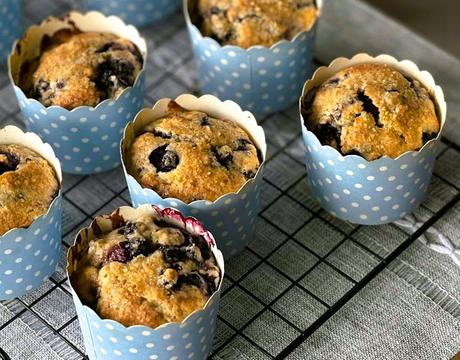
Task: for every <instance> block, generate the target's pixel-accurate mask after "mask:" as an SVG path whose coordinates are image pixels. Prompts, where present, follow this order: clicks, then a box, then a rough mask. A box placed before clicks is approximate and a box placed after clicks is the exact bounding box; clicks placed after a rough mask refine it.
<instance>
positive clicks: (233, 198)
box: [125, 165, 265, 258]
mask: <svg viewBox="0 0 460 360" xmlns="http://www.w3.org/2000/svg"><path fill="white" fill-rule="evenodd" d="M264 167H265V166H264V165H262V167H261V168H260V170H259V172H258V173H257V176H256V178H255V179H254V180H253V181H250V182H248V183H246V185H245V186H244V187H243V188H242V189H241V191H240V192H239V193H238V194H229V195H225V196H223V197H221V198H219V199H218V200H217V201H215V202H209V201H203V200H200V201H194V202H193V203H191V204H185V203H184V202H182V201H181V200H179V199H174V198H168V199H163V198H161V196H160V195H158V194H157V193H156V192H154V191H153V190H150V189H143V188H142V186H141V185H140V184H139V183H138V182H137V181H136V180H135V179H134V178H133V177H132V176H130V175H128V174H127V173H126V170H125V177H126V181H127V183H128V189H129V193H130V195H131V202H132V204H133V206H134V207H138V206H139V205H142V204H156V205H158V206H161V207H173V208H176V209H178V210H179V211H180V212H181V213H183V214H184V215H185V216H193V217H196V218H197V219H199V220H200V221H201V222H202V223H203V224H204V225H205V227H206V228H207V229H208V230H209V231H210V232H211V233H212V234H213V235H214V237H215V239H216V241H217V246H218V248H219V250H220V251H222V253H223V254H224V257H225V258H228V257H229V256H233V255H235V254H237V253H239V252H240V251H242V250H243V249H244V248H245V246H246V245H247V244H248V243H249V241H251V239H252V237H253V235H254V231H255V219H256V217H257V213H258V209H259V194H260V189H261V183H262V178H263V172H264Z"/></svg>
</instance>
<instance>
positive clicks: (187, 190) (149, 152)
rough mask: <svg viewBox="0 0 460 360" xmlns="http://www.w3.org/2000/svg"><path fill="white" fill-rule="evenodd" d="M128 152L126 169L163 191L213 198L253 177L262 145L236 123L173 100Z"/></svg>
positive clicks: (178, 195)
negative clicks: (165, 113) (254, 142)
mask: <svg viewBox="0 0 460 360" xmlns="http://www.w3.org/2000/svg"><path fill="white" fill-rule="evenodd" d="M144 131H145V132H144V133H143V134H141V135H140V136H138V137H137V138H136V139H135V140H134V142H133V144H132V145H131V147H130V149H129V150H128V153H127V156H126V159H125V160H126V163H127V169H128V173H129V174H131V175H132V176H133V177H134V178H135V179H136V180H137V181H139V183H140V184H141V185H142V186H143V187H146V188H150V189H153V190H154V191H156V192H157V193H159V194H160V195H161V196H162V197H164V198H168V197H173V198H177V199H180V200H182V201H184V202H187V203H189V202H191V201H194V200H210V201H214V200H216V199H217V198H218V197H219V196H222V195H224V194H227V193H230V192H235V191H237V190H239V189H240V187H241V186H242V185H243V184H244V183H246V181H247V180H248V179H250V178H252V177H254V176H255V175H256V173H257V170H258V168H259V165H260V160H259V155H258V150H257V148H256V147H255V146H254V144H253V142H252V140H251V138H250V137H249V135H248V134H247V133H246V131H244V130H243V129H242V128H241V127H239V126H238V125H237V124H236V123H234V122H232V121H229V120H225V119H215V118H212V117H210V116H208V115H207V114H205V113H203V112H200V111H187V110H185V109H183V108H181V107H180V106H179V105H177V104H176V103H175V102H173V101H171V102H170V104H169V108H168V114H167V116H165V117H163V118H160V119H157V120H154V121H153V122H152V123H150V124H149V125H148V126H147V127H146V128H145V130H144Z"/></svg>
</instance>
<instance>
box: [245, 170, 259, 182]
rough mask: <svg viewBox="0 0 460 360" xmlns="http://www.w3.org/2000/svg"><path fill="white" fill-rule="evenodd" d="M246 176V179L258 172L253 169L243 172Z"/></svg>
mask: <svg viewBox="0 0 460 360" xmlns="http://www.w3.org/2000/svg"><path fill="white" fill-rule="evenodd" d="M243 175H244V177H245V178H246V180H249V179H252V178H253V177H254V176H256V173H255V172H254V171H252V170H248V171H244V172H243Z"/></svg>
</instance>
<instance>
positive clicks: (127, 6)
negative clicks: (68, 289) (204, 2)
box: [83, 0, 181, 26]
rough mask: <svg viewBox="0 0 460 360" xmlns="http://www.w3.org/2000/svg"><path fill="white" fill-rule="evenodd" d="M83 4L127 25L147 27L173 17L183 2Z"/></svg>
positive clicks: (92, 0) (102, 0)
mask: <svg viewBox="0 0 460 360" xmlns="http://www.w3.org/2000/svg"><path fill="white" fill-rule="evenodd" d="M83 4H84V5H85V7H86V8H87V9H88V10H97V11H100V12H102V13H104V14H105V15H116V16H118V17H120V18H121V19H123V21H124V22H126V23H127V24H133V25H135V26H147V25H152V24H154V23H155V22H158V21H160V20H162V19H164V18H166V17H167V16H168V15H171V14H172V13H173V12H174V11H176V10H177V9H178V8H179V7H180V4H181V0H112V1H107V0H84V1H83Z"/></svg>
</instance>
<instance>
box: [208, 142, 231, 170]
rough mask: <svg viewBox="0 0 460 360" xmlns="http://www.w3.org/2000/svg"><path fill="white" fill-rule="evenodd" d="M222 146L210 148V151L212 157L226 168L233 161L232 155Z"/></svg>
mask: <svg viewBox="0 0 460 360" xmlns="http://www.w3.org/2000/svg"><path fill="white" fill-rule="evenodd" d="M222 148H224V146H223V147H222ZM222 148H220V149H217V148H212V149H211V151H212V153H213V155H214V157H215V158H216V160H217V162H218V163H219V164H220V165H222V166H223V167H225V168H227V169H228V167H229V165H230V164H231V162H232V161H233V155H232V153H231V152H230V151H226V150H227V149H222Z"/></svg>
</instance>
